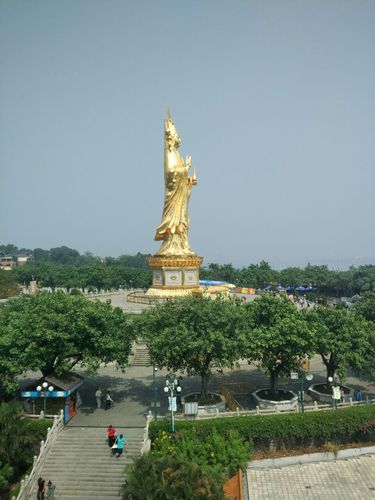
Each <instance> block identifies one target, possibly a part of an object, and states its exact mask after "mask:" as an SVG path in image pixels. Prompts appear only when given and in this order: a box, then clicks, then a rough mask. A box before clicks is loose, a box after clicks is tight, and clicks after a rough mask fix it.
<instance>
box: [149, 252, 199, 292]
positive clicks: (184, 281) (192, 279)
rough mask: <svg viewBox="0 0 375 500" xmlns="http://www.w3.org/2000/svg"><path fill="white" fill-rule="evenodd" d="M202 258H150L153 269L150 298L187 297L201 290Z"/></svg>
mask: <svg viewBox="0 0 375 500" xmlns="http://www.w3.org/2000/svg"><path fill="white" fill-rule="evenodd" d="M202 261H203V259H202V257H198V256H197V255H190V256H186V257H183V256H177V255H176V256H168V257H166V256H160V255H155V256H153V257H149V258H148V263H149V265H150V267H151V269H152V273H153V274H152V286H151V288H149V289H148V290H147V292H146V295H147V296H149V297H185V296H187V295H191V294H192V293H193V291H196V290H198V289H199V267H200V265H201V263H202Z"/></svg>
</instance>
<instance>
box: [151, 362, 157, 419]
mask: <svg viewBox="0 0 375 500" xmlns="http://www.w3.org/2000/svg"><path fill="white" fill-rule="evenodd" d="M157 371H158V369H157V367H156V366H153V367H152V375H153V382H152V384H153V385H152V399H153V406H154V420H156V419H157V410H156V395H157V394H156V393H157V391H156V372H157Z"/></svg>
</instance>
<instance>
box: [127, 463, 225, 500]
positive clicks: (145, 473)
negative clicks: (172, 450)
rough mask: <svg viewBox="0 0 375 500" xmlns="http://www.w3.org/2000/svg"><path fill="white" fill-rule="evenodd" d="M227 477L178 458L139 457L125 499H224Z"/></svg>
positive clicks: (130, 472) (128, 482) (128, 478)
mask: <svg viewBox="0 0 375 500" xmlns="http://www.w3.org/2000/svg"><path fill="white" fill-rule="evenodd" d="M223 485H224V476H223V475H220V474H216V473H213V472H212V473H209V472H207V471H205V472H203V470H202V468H201V467H199V465H197V464H195V463H191V462H190V463H187V462H183V461H181V460H179V459H176V457H171V456H164V457H158V456H154V455H153V454H152V453H148V454H145V455H142V456H141V457H139V458H138V459H137V460H136V461H135V462H134V464H133V465H131V466H130V467H129V468H128V473H127V481H126V485H125V488H124V491H123V498H124V500H128V499H131V500H176V499H179V500H205V499H212V500H225V497H224V494H223Z"/></svg>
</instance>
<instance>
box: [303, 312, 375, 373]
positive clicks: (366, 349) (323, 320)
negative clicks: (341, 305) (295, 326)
mask: <svg viewBox="0 0 375 500" xmlns="http://www.w3.org/2000/svg"><path fill="white" fill-rule="evenodd" d="M306 317H307V320H308V322H309V325H310V326H311V328H312V329H314V331H315V342H314V344H315V347H314V349H315V352H317V353H318V354H320V356H321V358H322V361H323V363H324V365H325V367H326V369H327V378H328V377H334V375H335V373H336V372H337V374H338V375H339V376H340V378H341V379H343V378H345V376H346V374H347V371H348V368H352V369H354V370H356V371H361V370H363V369H365V368H366V365H367V363H368V362H369V361H370V360H372V358H373V356H374V349H373V339H374V326H373V325H372V324H371V323H370V322H368V321H366V320H365V319H363V318H362V317H356V315H355V314H353V313H351V312H350V311H347V310H346V309H335V308H332V307H325V306H317V307H315V308H314V309H312V310H310V311H307V313H306Z"/></svg>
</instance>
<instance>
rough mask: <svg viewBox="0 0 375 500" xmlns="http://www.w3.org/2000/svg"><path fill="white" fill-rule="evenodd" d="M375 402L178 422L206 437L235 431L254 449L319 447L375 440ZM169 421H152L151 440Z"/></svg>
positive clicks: (182, 427)
mask: <svg viewBox="0 0 375 500" xmlns="http://www.w3.org/2000/svg"><path fill="white" fill-rule="evenodd" d="M374 420H375V405H366V406H359V407H353V408H345V409H339V410H336V411H332V410H329V411H316V412H315V411H314V412H309V413H289V414H281V415H267V416H243V417H227V418H226V417H222V418H213V419H210V420H195V421H194V420H185V421H177V422H176V430H177V431H178V432H180V433H182V434H184V433H185V432H187V433H188V432H189V430H191V429H193V428H194V429H195V432H198V433H202V436H207V435H208V434H210V433H211V432H213V430H214V429H216V430H217V432H219V434H222V435H227V434H228V431H229V430H236V431H238V432H239V434H240V435H241V436H242V439H244V440H245V441H250V442H252V443H253V446H254V449H255V450H262V449H268V448H269V447H270V445H271V444H272V446H274V447H275V448H276V449H279V448H294V447H298V446H307V447H310V446H319V445H320V444H323V443H325V442H327V441H331V442H335V443H346V442H356V441H358V442H364V441H369V440H373V439H375V432H374V426H373V425H370V424H372V423H373V422H374ZM167 429H168V422H167V421H158V422H152V423H151V424H150V428H149V435H150V438H151V440H152V441H154V440H155V439H156V438H157V437H158V436H160V435H161V433H162V432H163V431H167Z"/></svg>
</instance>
